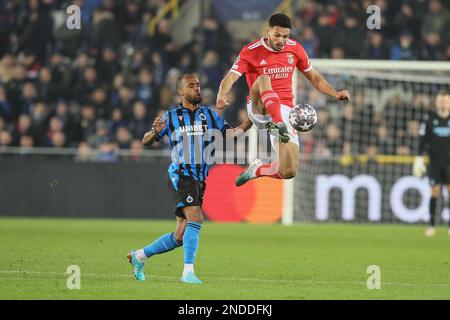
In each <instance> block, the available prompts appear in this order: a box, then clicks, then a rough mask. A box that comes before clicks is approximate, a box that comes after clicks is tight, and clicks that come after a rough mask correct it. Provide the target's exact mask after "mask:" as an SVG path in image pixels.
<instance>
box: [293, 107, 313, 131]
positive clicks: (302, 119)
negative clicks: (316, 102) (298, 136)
mask: <svg viewBox="0 0 450 320" xmlns="http://www.w3.org/2000/svg"><path fill="white" fill-rule="evenodd" d="M289 122H290V123H291V125H292V127H293V128H294V129H295V130H297V131H299V132H307V131H310V130H311V129H312V128H314V126H315V125H316V123H317V113H316V110H314V108H313V107H312V106H310V105H309V104H306V103H302V104H297V105H296V106H295V107H294V108H292V110H291V112H290V114H289Z"/></svg>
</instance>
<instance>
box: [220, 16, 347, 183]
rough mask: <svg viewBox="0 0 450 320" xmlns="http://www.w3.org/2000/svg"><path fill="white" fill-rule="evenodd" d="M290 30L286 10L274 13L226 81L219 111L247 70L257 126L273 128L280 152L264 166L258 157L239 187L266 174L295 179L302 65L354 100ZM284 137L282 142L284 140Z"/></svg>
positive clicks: (315, 79) (314, 78)
mask: <svg viewBox="0 0 450 320" xmlns="http://www.w3.org/2000/svg"><path fill="white" fill-rule="evenodd" d="M290 33H291V21H290V19H289V17H288V16H287V15H285V14H281V13H277V14H274V15H272V16H271V17H270V19H269V29H268V31H267V36H266V37H265V38H261V39H259V40H257V41H254V42H252V43H250V44H248V45H246V46H244V48H243V49H242V50H241V52H240V53H239V56H238V58H237V59H236V61H235V63H234V64H233V66H232V67H231V69H230V72H228V74H227V75H226V76H225V78H224V79H223V80H222V82H221V84H220V88H219V93H218V95H217V102H216V104H217V108H218V109H221V108H224V107H225V106H226V105H227V104H228V98H227V95H228V94H229V92H230V90H231V88H232V86H233V84H234V83H235V82H236V81H237V80H238V79H239V78H240V77H241V76H242V74H244V73H245V74H246V77H247V84H248V88H249V97H248V98H247V112H248V115H249V118H250V120H251V121H252V122H253V123H254V124H255V125H256V126H257V127H259V128H266V129H267V130H268V131H269V132H271V142H272V145H273V146H274V149H275V150H278V151H279V152H278V159H279V161H275V162H273V163H271V164H263V163H262V162H261V161H260V160H259V159H255V160H253V161H252V162H251V163H250V166H249V168H248V169H247V170H246V171H244V172H243V173H242V174H241V175H240V176H239V177H238V178H237V180H236V185H237V186H240V185H242V184H244V183H246V182H247V181H248V180H250V179H255V178H258V177H261V176H268V177H271V178H274V179H289V178H293V177H294V176H295V175H296V173H297V169H298V164H299V140H298V135H297V132H296V130H294V128H292V126H291V124H290V123H289V112H290V111H291V109H292V108H293V106H294V105H293V98H294V95H293V93H292V76H293V74H294V72H295V70H296V69H299V70H300V71H301V72H302V73H303V75H304V76H305V77H306V78H307V79H308V80H309V81H310V82H311V84H312V85H313V86H314V87H316V88H317V89H318V90H319V91H320V92H322V93H325V94H327V95H329V96H331V97H333V98H336V99H337V100H348V99H349V98H350V94H349V92H348V91H347V90H342V91H339V92H337V91H336V90H335V89H334V88H333V87H332V86H331V85H330V84H329V83H328V82H327V81H326V80H325V79H324V78H323V77H322V76H321V75H320V73H319V72H318V71H316V70H315V69H314V68H313V67H312V65H311V61H310V59H309V58H308V55H307V54H306V51H305V50H304V49H303V47H302V46H301V44H300V43H298V42H297V41H295V40H292V39H290V38H289V35H290ZM278 139H279V141H281V142H282V143H281V144H278Z"/></svg>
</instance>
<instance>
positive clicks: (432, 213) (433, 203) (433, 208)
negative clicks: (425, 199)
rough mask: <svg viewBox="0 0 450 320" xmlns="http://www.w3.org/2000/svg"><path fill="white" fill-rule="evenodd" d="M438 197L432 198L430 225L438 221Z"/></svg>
mask: <svg viewBox="0 0 450 320" xmlns="http://www.w3.org/2000/svg"><path fill="white" fill-rule="evenodd" d="M436 200H437V199H436V198H433V197H431V199H430V225H431V226H433V227H434V226H435V224H436V221H435V219H434V216H435V213H436Z"/></svg>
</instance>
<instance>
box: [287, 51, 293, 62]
mask: <svg viewBox="0 0 450 320" xmlns="http://www.w3.org/2000/svg"><path fill="white" fill-rule="evenodd" d="M286 57H287V61H288V63H289V64H294V55H293V54H292V53H286Z"/></svg>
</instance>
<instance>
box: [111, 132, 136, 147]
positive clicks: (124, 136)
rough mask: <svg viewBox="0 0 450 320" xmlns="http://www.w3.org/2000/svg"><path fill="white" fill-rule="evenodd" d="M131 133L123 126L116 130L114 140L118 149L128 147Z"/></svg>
mask: <svg viewBox="0 0 450 320" xmlns="http://www.w3.org/2000/svg"><path fill="white" fill-rule="evenodd" d="M131 138H132V137H131V134H130V132H129V131H128V129H127V128H125V127H120V128H118V129H117V132H116V139H115V140H116V141H117V146H118V148H119V149H129V148H130V143H131Z"/></svg>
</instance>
